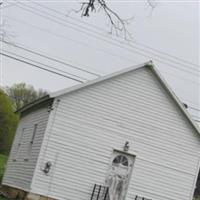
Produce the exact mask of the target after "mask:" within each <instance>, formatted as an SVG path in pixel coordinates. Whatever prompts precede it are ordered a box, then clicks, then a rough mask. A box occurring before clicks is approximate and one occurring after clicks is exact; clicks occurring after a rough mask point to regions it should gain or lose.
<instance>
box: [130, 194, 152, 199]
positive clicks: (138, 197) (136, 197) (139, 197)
mask: <svg viewBox="0 0 200 200" xmlns="http://www.w3.org/2000/svg"><path fill="white" fill-rule="evenodd" d="M134 200H152V199H147V198H145V197H141V196H138V195H136V196H135V199H134Z"/></svg>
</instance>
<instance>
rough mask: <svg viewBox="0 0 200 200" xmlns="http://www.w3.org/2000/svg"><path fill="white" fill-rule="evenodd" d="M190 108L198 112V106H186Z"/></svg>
mask: <svg viewBox="0 0 200 200" xmlns="http://www.w3.org/2000/svg"><path fill="white" fill-rule="evenodd" d="M188 107H189V108H190V109H192V110H196V111H199V112H200V108H195V107H193V106H188Z"/></svg>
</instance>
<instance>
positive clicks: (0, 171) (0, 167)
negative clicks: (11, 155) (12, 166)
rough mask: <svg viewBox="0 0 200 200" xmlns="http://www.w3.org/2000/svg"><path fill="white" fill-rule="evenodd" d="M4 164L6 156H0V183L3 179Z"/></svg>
mask: <svg viewBox="0 0 200 200" xmlns="http://www.w3.org/2000/svg"><path fill="white" fill-rule="evenodd" d="M6 162H7V156H5V155H2V154H0V183H1V180H2V178H3V173H4V170H5V165H6ZM0 200H3V199H1V197H0Z"/></svg>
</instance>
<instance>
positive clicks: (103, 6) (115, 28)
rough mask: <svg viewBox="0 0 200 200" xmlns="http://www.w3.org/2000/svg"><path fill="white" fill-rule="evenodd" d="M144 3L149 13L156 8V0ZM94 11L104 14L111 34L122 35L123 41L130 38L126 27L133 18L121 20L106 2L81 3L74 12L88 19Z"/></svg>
mask: <svg viewBox="0 0 200 200" xmlns="http://www.w3.org/2000/svg"><path fill="white" fill-rule="evenodd" d="M146 2H147V5H148V6H149V7H150V8H151V12H152V11H153V9H154V8H155V7H156V6H157V2H156V0H146ZM96 11H103V12H104V14H105V15H106V17H107V18H108V20H109V22H110V25H111V33H113V32H115V33H116V35H118V34H119V33H122V34H123V35H124V37H125V39H127V36H130V34H129V33H128V31H127V28H126V26H127V25H128V24H129V23H130V20H132V19H133V17H130V18H129V19H122V18H121V17H120V15H119V14H118V13H117V12H115V11H114V10H113V9H112V8H110V7H109V6H108V3H107V2H106V0H87V1H84V2H82V3H81V8H80V9H79V10H78V11H76V12H81V16H83V17H89V16H90V14H91V13H93V12H96Z"/></svg>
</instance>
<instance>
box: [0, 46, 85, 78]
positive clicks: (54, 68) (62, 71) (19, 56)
mask: <svg viewBox="0 0 200 200" xmlns="http://www.w3.org/2000/svg"><path fill="white" fill-rule="evenodd" d="M2 50H3V49H2ZM3 51H4V52H6V53H8V54H11V55H14V56H17V57H18V58H22V59H26V60H28V61H31V62H34V63H36V64H39V65H43V66H45V67H48V68H50V69H53V70H56V71H59V72H61V73H65V74H68V75H70V76H74V77H76V78H79V79H83V80H85V81H88V79H86V78H84V77H81V76H78V75H75V74H72V73H69V72H67V71H64V70H61V69H58V68H56V67H52V66H50V65H47V64H44V63H42V62H38V61H35V60H32V59H30V58H27V57H24V56H21V55H19V54H16V53H13V52H10V51H7V50H3Z"/></svg>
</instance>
